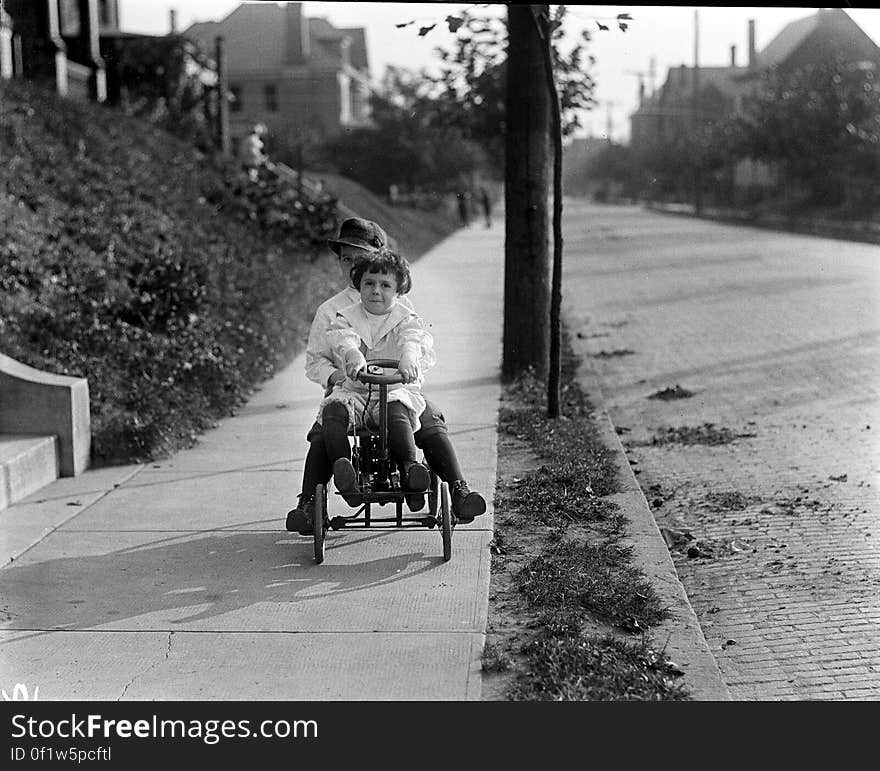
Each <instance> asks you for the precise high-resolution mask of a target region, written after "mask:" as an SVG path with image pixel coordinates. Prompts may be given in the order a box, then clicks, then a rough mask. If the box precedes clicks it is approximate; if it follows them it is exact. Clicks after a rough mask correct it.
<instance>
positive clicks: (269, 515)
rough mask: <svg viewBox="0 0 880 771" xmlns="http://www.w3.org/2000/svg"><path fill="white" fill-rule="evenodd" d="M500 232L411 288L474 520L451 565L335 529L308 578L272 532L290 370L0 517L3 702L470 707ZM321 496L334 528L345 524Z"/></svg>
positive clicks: (480, 232)
mask: <svg viewBox="0 0 880 771" xmlns="http://www.w3.org/2000/svg"><path fill="white" fill-rule="evenodd" d="M503 237H504V230H503V228H502V227H500V226H496V227H495V228H493V229H491V230H486V229H482V228H477V227H473V228H470V229H467V230H463V231H460V232H459V233H457V234H456V235H454V236H453V237H451V238H449V239H447V240H446V241H444V242H443V243H441V244H439V245H438V246H437V247H436V248H435V249H434V250H432V251H431V252H430V253H429V254H427V255H425V256H424V257H422V258H421V259H420V260H419V261H418V262H417V263H416V264H415V266H414V272H413V283H414V289H413V291H412V293H411V298H412V300H413V302H414V304H415V306H416V308H417V309H418V311H419V313H420V314H421V315H422V316H423V318H425V320H426V321H427V322H428V323H430V324H431V329H432V332H433V333H434V335H435V343H436V350H437V358H438V366H437V367H436V368H435V369H434V370H432V371H431V372H429V374H428V380H427V382H426V388H425V390H426V393H428V394H430V395H431V396H432V397H433V398H434V400H435V401H436V402H438V403H439V404H440V405H441V407H442V408H443V409H444V412H445V413H446V415H447V418H448V421H449V424H450V430H451V432H452V434H453V441H454V444H455V446H456V449H457V451H458V454H459V458H460V461H461V465H462V468H463V469H464V470H465V473H466V474H467V476H468V480H469V482H470V484H471V487H472V488H473V489H476V490H479V491H480V492H481V493H483V495H484V496H485V497H486V500H487V502H488V504H489V510H488V511H487V513H486V514H485V515H484V516H481V517H478V518H477V519H476V520H475V521H474V522H473V523H471V524H469V525H464V526H461V527H458V528H456V530H455V531H454V533H453V547H452V548H453V554H452V559H451V561H449V562H444V561H443V557H442V554H443V548H442V540H441V536H440V532H439V530H438V529H433V530H427V529H422V528H418V529H407V530H402V531H395V530H387V529H386V530H377V529H373V530H366V529H355V530H348V531H339V532H335V531H332V530H331V531H329V532H328V535H327V538H328V540H327V553H326V558H325V561H324V563H323V564H322V565H320V566H318V565H315V564H314V557H313V546H312V540H311V539H310V538H304V537H302V536H299V535H297V534H294V533H288V532H286V530H285V529H284V517H285V514H286V512H287V510H288V509H290V508H291V507H292V505H293V504H294V502H295V500H296V497H295V496H296V493H298V492H299V484H300V479H301V474H302V466H303V459H304V456H305V450H306V447H307V445H306V441H305V435H306V432H307V430H308V427H309V426H310V425H311V423H312V421H313V419H314V416H315V412H316V408H317V404H318V401H319V399H320V396H321V393H320V389H319V388H318V387H317V386H315V384H314V383H311V382H309V381H308V380H306V378H305V375H304V374H303V360H302V357H300V358H298V359H297V360H296V361H294V362H293V363H292V364H291V365H290V366H289V367H288V368H287V369H286V370H284V371H283V372H281V373H279V374H278V375H277V376H276V377H274V378H273V379H272V380H270V381H269V382H267V383H265V384H264V385H263V387H262V388H261V390H260V391H259V392H258V393H257V394H256V395H255V396H254V397H253V398H252V399H251V400H250V401H249V403H248V404H247V405H246V406H245V407H244V408H243V409H241V410H240V411H239V412H238V414H237V415H236V416H235V417H233V418H230V419H228V420H225V421H223V423H222V424H221V426H220V427H219V428H217V429H214V430H212V431H209V432H208V433H207V434H205V435H204V436H203V437H202V438H201V440H200V442H199V443H198V445H197V446H196V447H195V448H193V449H191V450H187V451H183V452H180V453H178V454H176V455H175V456H173V457H172V458H170V459H169V460H167V461H163V462H159V463H154V464H147V465H136V466H125V467H116V468H110V469H100V470H95V471H88V472H86V473H84V474H82V475H81V476H79V477H76V478H67V479H60V480H58V481H56V482H54V483H52V484H51V485H49V486H48V487H45V488H43V489H42V490H40V491H39V492H38V493H36V494H35V495H32V496H31V497H29V498H27V499H25V500H24V501H23V502H21V503H19V504H17V505H14V506H12V507H10V508H9V509H7V510H5V511H4V512H3V513H2V518H0V526H2V529H0V559H2V561H3V564H4V566H5V567H4V568H3V571H2V584H3V592H2V611H3V613H2V617H0V629H2V631H0V687H2V688H4V689H5V690H6V691H7V692H9V693H11V692H12V689H13V687H14V686H15V684H16V683H22V684H24V685H25V686H27V688H28V689H29V692H30V693H33V691H34V689H35V688H39V699H40V700H41V701H50V700H77V699H87V700H93V699H102V700H119V699H124V700H166V699H173V700H195V699H204V700H221V699H222V700H285V699H301V700H325V699H326V700H362V699H372V700H413V699H418V700H475V699H479V698H480V656H481V652H482V644H483V639H484V631H485V626H486V615H487V610H488V589H489V549H488V543H489V540H490V539H491V536H492V505H491V504H492V499H493V494H494V481H495V467H496V426H497V410H498V400H499V395H500V386H499V380H498V373H499V365H500V356H501V324H502V311H501V303H502V287H503V280H502V277H503ZM331 498H332V500H331V505H330V513H331V516H333V515H334V513H336V514H340V513H349V512H350V511H351V510H349V509H347V508H344V507H343V505H342V504H341V502H339V501H338V498H337V497H336V496H335V495H333V496H331ZM391 511H392V509H390V508H389V509H387V510H386V512H387V513H388V514H390V513H391ZM10 560H12V561H11V562H10Z"/></svg>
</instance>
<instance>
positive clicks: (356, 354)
mask: <svg viewBox="0 0 880 771" xmlns="http://www.w3.org/2000/svg"><path fill="white" fill-rule="evenodd" d="M366 368H367V360H366V359H365V358H364V356H363V354H362V353H361V352H360V351H351V353H349V354H348V355H347V356H346V357H345V374H346V375H348V376H349V377H350V378H351V379H352V380H354V379H355V378H357V375H358V372H360V371H361V370H362V369H366Z"/></svg>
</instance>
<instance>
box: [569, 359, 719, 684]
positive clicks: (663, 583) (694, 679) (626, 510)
mask: <svg viewBox="0 0 880 771" xmlns="http://www.w3.org/2000/svg"><path fill="white" fill-rule="evenodd" d="M582 369H583V368H582ZM577 380H578V383H579V384H580V386H581V388H582V389H583V391H584V393H585V394H586V396H587V398H588V399H589V400H590V402H591V403H592V404H593V405H595V406H596V409H595V411H594V412H593V418H594V420H595V425H596V428H597V430H598V433H599V438H600V440H601V442H602V443H603V444H604V445H605V446H606V447H607V448H608V449H610V450H612V451H613V452H614V462H615V465H616V466H617V474H618V481H619V483H620V488H621V492H619V493H616V494H615V495H611V496H609V498H610V499H611V500H613V501H614V502H615V503H617V505H618V506H619V507H620V510H621V513H622V514H623V515H624V516H625V517H626V520H627V536H626V538H625V539H624V541H625V542H626V543H627V545H629V546H631V547H632V555H633V565H634V566H635V567H636V568H638V569H640V570H641V571H642V572H644V574H645V575H646V576H647V578H648V580H649V581H650V582H651V585H652V586H653V587H654V590H655V591H656V592H657V594H658V596H659V597H660V601H661V602H662V603H663V605H664V606H665V607H666V608H668V610H669V613H670V617H669V618H668V619H667V620H665V621H663V622H661V623H660V624H658V625H657V626H656V627H654V628H653V629H652V630H651V633H652V635H653V637H654V639H655V640H656V641H657V642H658V643H662V645H661V648H662V649H663V650H665V653H666V655H668V657H669V658H670V659H671V660H672V661H674V662H675V663H676V664H678V665H679V666H680V667H681V668H682V669H683V670H684V672H685V675H684V678H683V681H682V682H683V684H684V686H685V687H686V688H687V689H688V691H689V692H690V695H691V697H692V698H693V699H694V700H695V701H730V700H731V696H730V691H729V690H728V688H727V684H726V683H725V682H724V678H723V677H722V676H721V670H720V669H719V668H718V663H717V662H716V661H715V657H714V656H713V655H712V651H711V650H710V649H709V644H708V643H707V642H706V637H705V636H704V635H703V630H702V628H701V627H700V624H699V621H697V616H696V614H695V613H694V609H693V607H691V603H690V600H688V597H687V594H685V591H684V587H683V586H682V585H681V581H680V580H679V577H678V572H677V571H676V569H675V563H673V561H672V557H671V556H670V555H669V549H668V548H667V546H666V542H665V541H664V540H663V536H661V535H660V530H659V529H658V527H657V523H656V522H655V520H654V515H653V514H652V513H651V509H650V508H649V506H648V501H647V499H646V498H645V495H644V493H643V492H642V488H641V487H640V486H639V483H638V481H637V480H636V477H635V474H634V473H633V470H632V468H631V466H630V465H629V461H628V459H627V457H626V453H625V451H624V448H623V444H622V443H621V441H620V437H619V436H618V435H617V431H615V429H614V424H613V423H612V422H611V418H610V417H609V416H608V413H607V412H606V410H605V408H604V407H603V406H602V405H604V403H605V400H604V398H603V397H602V392H601V389H600V388H599V386H598V383H597V382H596V381H595V378H593V376H591V375H589V374H586V373H585V372H583V371H580V372H578V374H577Z"/></svg>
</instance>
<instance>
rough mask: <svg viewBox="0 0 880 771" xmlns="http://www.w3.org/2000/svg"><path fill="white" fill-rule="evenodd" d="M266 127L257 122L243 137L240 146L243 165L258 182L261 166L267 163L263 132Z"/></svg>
mask: <svg viewBox="0 0 880 771" xmlns="http://www.w3.org/2000/svg"><path fill="white" fill-rule="evenodd" d="M265 132H266V127H265V126H263V124H262V123H257V124H256V125H254V127H253V128H252V129H251V130H250V131H249V132H248V133H247V134H246V135H245V136H244V137H243V138H242V140H241V146H240V148H239V158H240V159H241V165H242V166H244V168H245V170H246V171H247V173H248V176H249V177H250V178H251V179H252V180H253V181H254V182H256V181H257V179H258V178H259V172H260V168H262V167H263V166H265V164H266V160H267V158H266V153H265V152H264V150H263V148H264V144H263V134H264V133H265Z"/></svg>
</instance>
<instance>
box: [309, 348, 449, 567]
mask: <svg viewBox="0 0 880 771" xmlns="http://www.w3.org/2000/svg"><path fill="white" fill-rule="evenodd" d="M397 366H398V362H397V361H396V360H394V359H372V360H371V361H368V362H367V368H366V369H365V370H362V371H361V372H360V373H359V374H358V379H359V380H360V381H361V382H363V383H366V384H368V385H371V386H373V385H375V386H378V390H379V396H378V398H379V424H378V426H377V427H376V428H375V430H374V429H364V428H361V429H352V430H351V434H350V438H351V443H352V449H351V462H352V465H353V466H354V469H355V473H356V477H357V488H356V490H355V491H354V492H351V491H346V493H345V498H346V500H347V504H346V505H348V506H353V507H354V508H356V511H355V512H354V514H350V515H349V516H335V517H332V518H331V517H330V515H329V512H328V507H327V503H328V495H327V487H326V485H321V484H319V485H318V486H317V488H316V489H315V527H314V541H315V562H316V563H317V564H319V565H320V564H321V563H322V562H323V561H324V544H325V536H326V534H327V530H328V529H329V528H332V529H333V530H341V529H343V528H346V527H374V528H404V527H427V528H434V527H437V526H438V525H439V530H440V535H441V537H442V540H443V560H444V561H447V562H448V561H449V559H450V558H451V557H452V530H453V523H452V513H451V508H450V495H449V486H448V485H447V484H446V482H443V481H441V480H440V478H439V477H438V476H437V475H436V474H435V473H434V471H433V470H430V469H429V472H430V480H431V483H430V486H429V488H428V490H427V491H426V492H425V496H426V498H427V502H426V513H424V514H421V513H416V512H412V511H411V510H410V509H409V507H408V506H407V508H406V512H407V513H406V514H405V513H404V506H405V505H406V496H407V495H412V494H413V493H412V492H411V491H407V490H404V489H403V488H402V487H401V479H400V472H399V471H398V470H397V468H396V465H395V463H394V460H393V458H392V457H391V456H390V453H389V449H388V386H390V385H396V384H398V383H403V378H402V377H401V375H400V373H399V372H397V373H395V374H384V373H383V370H386V369H392V370H396V369H397ZM425 465H427V464H425ZM336 495H338V496H340V497H341V495H342V494H341V493H339V492H337V493H336ZM352 502H354V503H352ZM388 504H392V505H393V506H394V507H395V515H394V516H393V517H375V516H373V512H372V507H374V506H377V507H383V506H386V505H388ZM361 515H363V517H361ZM319 523H322V524H319Z"/></svg>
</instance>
